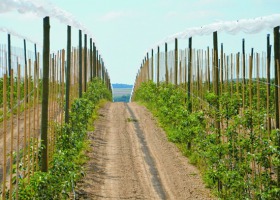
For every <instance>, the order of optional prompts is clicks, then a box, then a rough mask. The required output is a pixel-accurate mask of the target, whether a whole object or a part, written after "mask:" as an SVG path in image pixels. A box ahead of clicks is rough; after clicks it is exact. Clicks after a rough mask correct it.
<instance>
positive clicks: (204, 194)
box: [75, 103, 212, 200]
mask: <svg viewBox="0 0 280 200" xmlns="http://www.w3.org/2000/svg"><path fill="white" fill-rule="evenodd" d="M99 115H100V116H99V119H98V120H97V121H96V123H95V131H94V132H92V133H89V137H90V140H91V150H90V152H89V153H88V156H89V158H90V159H89V162H88V163H87V164H86V166H85V170H86V176H85V177H84V178H83V179H82V180H81V181H80V182H79V183H78V184H77V190H76V193H75V196H76V199H176V200H179V199H212V198H211V195H210V192H209V190H208V189H206V188H205V187H204V185H203V183H202V181H201V177H200V175H199V172H198V170H197V169H196V168H195V167H194V166H192V165H190V164H189V163H188V161H187V159H186V158H185V157H184V156H182V155H181V153H180V152H179V150H178V149H177V147H176V146H175V145H174V144H172V143H170V142H168V141H167V139H166V135H165V133H164V131H163V130H162V129H160V128H159V127H158V126H157V124H156V122H155V120H154V119H153V117H152V115H151V114H150V113H149V112H148V111H147V110H146V109H145V108H144V107H143V106H139V105H137V104H135V103H129V104H124V103H108V104H106V106H105V107H104V108H102V109H100V112H99Z"/></svg>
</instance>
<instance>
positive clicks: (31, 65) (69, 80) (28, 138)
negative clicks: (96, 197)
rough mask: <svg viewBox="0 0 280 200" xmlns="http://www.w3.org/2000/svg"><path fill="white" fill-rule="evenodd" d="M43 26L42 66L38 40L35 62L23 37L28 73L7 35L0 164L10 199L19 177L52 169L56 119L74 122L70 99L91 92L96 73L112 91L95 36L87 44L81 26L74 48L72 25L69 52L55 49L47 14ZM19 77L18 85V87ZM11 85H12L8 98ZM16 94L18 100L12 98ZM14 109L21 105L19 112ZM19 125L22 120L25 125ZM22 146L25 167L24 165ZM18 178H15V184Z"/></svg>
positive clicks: (85, 35)
mask: <svg viewBox="0 0 280 200" xmlns="http://www.w3.org/2000/svg"><path fill="white" fill-rule="evenodd" d="M43 28H44V31H43V34H44V35H43V56H42V67H40V53H39V52H37V48H36V44H35V45H34V51H35V52H34V55H35V57H34V59H35V60H34V61H32V60H31V59H28V58H27V53H26V40H24V49H23V51H24V63H23V65H24V75H22V74H21V65H20V62H18V61H19V59H17V63H18V64H17V66H16V67H14V66H12V61H13V58H14V57H15V55H13V54H15V52H12V50H13V49H12V48H11V36H10V34H8V52H7V60H8V61H7V68H6V70H4V71H6V73H4V74H3V109H2V110H3V117H2V119H3V134H1V135H3V137H2V138H0V140H2V141H3V162H2V163H0V165H1V164H2V168H3V170H2V172H3V173H2V180H0V183H1V181H2V188H1V189H2V199H5V198H6V193H7V191H9V199H12V193H13V192H14V191H16V194H17V195H18V190H17V189H18V182H19V177H22V178H24V177H27V179H28V180H29V179H30V176H32V174H33V173H34V171H37V170H40V171H43V172H47V171H48V168H49V163H50V161H51V160H52V155H53V151H54V145H55V138H56V137H55V134H56V133H55V123H59V124H62V123H69V110H70V108H71V104H72V102H73V101H74V99H75V98H79V97H82V94H83V93H84V92H86V91H87V83H88V82H90V81H92V80H93V79H94V78H100V79H102V80H103V82H104V84H106V85H107V87H108V89H109V90H111V82H110V77H109V74H108V72H107V70H106V68H105V65H104V62H103V59H102V57H101V55H100V54H99V52H98V49H97V47H96V46H95V43H94V42H93V40H92V38H90V40H89V42H90V44H89V48H88V38H87V34H84V43H83V37H82V36H83V35H82V31H81V30H79V47H78V48H76V47H72V44H71V40H72V39H71V26H68V27H67V48H66V51H65V50H64V49H62V50H60V51H57V53H51V51H50V43H51V41H50V18H49V17H45V18H44V19H43ZM12 53H13V54H12ZM12 55H13V56H14V57H12ZM2 59H3V58H2ZM2 63H4V62H2ZM40 70H42V75H40ZM15 71H16V73H15ZM14 74H16V79H15V75H14ZM21 77H24V78H23V79H22V78H21ZM14 80H16V84H17V87H14V86H13V84H14ZM22 80H23V82H24V84H23V85H24V86H23V88H24V91H21V87H20V84H21V83H22ZM9 88H10V89H9ZM14 88H16V89H15V90H14ZM8 90H10V91H9V92H10V97H9V99H8V98H7V92H8ZM13 90H14V91H13ZM14 92H16V94H17V97H16V98H14V95H13V94H14ZM22 96H23V97H22ZM22 98H23V99H22ZM15 99H16V102H17V103H13V102H14V100H15ZM40 99H41V101H42V102H40ZM64 102H65V104H64ZM22 107H23V109H22ZM15 110H17V111H16V114H15V113H14V111H15ZM22 112H23V113H22ZM22 114H23V115H24V116H23V117H21V115H22ZM13 116H17V120H14V119H13V118H14V117H13ZM20 124H23V127H21V126H20ZM14 129H15V130H14ZM14 138H15V139H14ZM40 146H43V147H45V148H43V149H42V155H41V156H42V163H41V164H42V165H41V169H39V163H38V152H39V148H40ZM21 150H22V151H23V155H22V157H23V166H21V167H20V162H21V161H20V158H19V156H20V151H21ZM14 154H15V155H16V158H15V159H14V158H13V155H14ZM1 157H2V156H1ZM7 158H9V159H7ZM0 161H1V159H0ZM13 163H15V164H16V166H17V167H16V175H15V174H13V173H12V171H13ZM0 167H1V166H0ZM0 175H1V174H0ZM13 178H15V179H16V186H14V182H13ZM7 188H8V189H7ZM17 198H18V196H17Z"/></svg>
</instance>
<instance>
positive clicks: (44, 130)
mask: <svg viewBox="0 0 280 200" xmlns="http://www.w3.org/2000/svg"><path fill="white" fill-rule="evenodd" d="M43 37H44V43H43V91H42V114H41V139H42V146H43V150H42V169H41V170H42V172H47V171H48V104H49V98H48V97H49V64H50V63H49V55H50V18H49V17H45V18H44V35H43Z"/></svg>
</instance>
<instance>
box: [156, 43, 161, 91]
mask: <svg viewBox="0 0 280 200" xmlns="http://www.w3.org/2000/svg"><path fill="white" fill-rule="evenodd" d="M159 59H160V49H159V46H158V48H157V86H159V64H160V60H159Z"/></svg>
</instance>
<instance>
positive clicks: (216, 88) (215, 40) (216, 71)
mask: <svg viewBox="0 0 280 200" xmlns="http://www.w3.org/2000/svg"><path fill="white" fill-rule="evenodd" d="M213 46H214V67H213V69H214V77H215V79H214V80H213V83H214V82H215V84H214V93H215V95H216V98H217V101H216V105H215V109H216V110H219V101H218V99H219V68H218V62H219V58H218V55H219V54H218V35H217V31H215V32H214V33H213ZM218 116H219V115H218V114H215V129H216V133H217V143H218V144H219V143H220V141H221V129H220V120H219V117H218ZM219 157H221V155H220V153H219ZM218 190H219V191H221V190H222V182H221V180H218Z"/></svg>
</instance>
